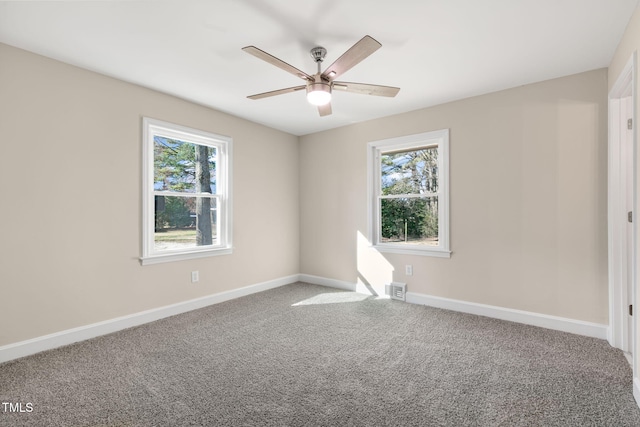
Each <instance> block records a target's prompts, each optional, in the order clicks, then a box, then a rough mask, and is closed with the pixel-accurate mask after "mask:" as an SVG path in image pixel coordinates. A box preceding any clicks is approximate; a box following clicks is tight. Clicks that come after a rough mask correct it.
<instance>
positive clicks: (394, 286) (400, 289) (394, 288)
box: [389, 282, 407, 301]
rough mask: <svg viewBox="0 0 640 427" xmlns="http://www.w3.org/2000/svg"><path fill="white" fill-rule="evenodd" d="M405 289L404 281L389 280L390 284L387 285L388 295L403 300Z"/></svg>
mask: <svg viewBox="0 0 640 427" xmlns="http://www.w3.org/2000/svg"><path fill="white" fill-rule="evenodd" d="M406 289H407V284H406V283H398V282H391V284H390V285H389V296H390V297H391V299H397V300H400V301H404V300H405V298H404V297H405V292H406Z"/></svg>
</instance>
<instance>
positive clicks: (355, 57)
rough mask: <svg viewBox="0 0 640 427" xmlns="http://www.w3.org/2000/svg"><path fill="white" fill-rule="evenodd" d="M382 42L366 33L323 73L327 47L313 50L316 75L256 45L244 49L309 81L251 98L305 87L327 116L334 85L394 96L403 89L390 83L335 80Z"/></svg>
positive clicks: (312, 99) (356, 90)
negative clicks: (389, 84) (384, 84)
mask: <svg viewBox="0 0 640 427" xmlns="http://www.w3.org/2000/svg"><path fill="white" fill-rule="evenodd" d="M381 46H382V45H381V44H380V43H378V42H377V41H376V40H375V39H373V38H372V37H371V36H364V37H363V38H362V39H361V40H360V41H358V42H357V43H356V44H354V45H353V46H351V48H349V50H347V51H346V52H345V53H343V54H342V56H341V57H340V58H338V59H337V60H336V61H335V62H334V63H333V64H331V65H330V66H329V67H327V69H326V70H325V71H324V72H322V70H321V64H322V61H323V60H324V57H325V55H326V54H327V50H326V49H325V48H323V47H321V46H317V47H314V48H313V49H311V51H310V53H311V57H312V58H313V59H314V61H315V62H316V64H317V67H318V68H317V73H316V74H314V75H313V76H311V75H309V74H307V73H305V72H304V71H301V70H299V69H297V68H296V67H294V66H292V65H290V64H287V63H286V62H284V61H282V60H281V59H279V58H276V57H275V56H273V55H270V54H268V53H267V52H265V51H263V50H260V49H258V48H257V47H255V46H246V47H243V48H242V50H244V51H245V52H247V53H249V54H251V55H253V56H255V57H257V58H259V59H262V60H263V61H265V62H268V63H270V64H271V65H275V66H276V67H278V68H281V69H283V70H284V71H287V72H288V73H290V74H293V75H294V76H296V77H298V78H301V79H303V80H305V81H306V84H305V85H303V86H295V87H290V88H286V89H278V90H274V91H271V92H264V93H259V94H256V95H250V96H248V97H247V98H249V99H262V98H267V97H270V96H275V95H282V94H284V93H289V92H297V91H299V90H302V89H306V91H307V101H309V103H310V104H313V105H316V106H317V107H318V112H319V113H320V116H327V115H329V114H331V104H330V103H331V92H332V89H333V88H334V87H335V88H336V89H340V90H342V91H345V92H353V93H360V94H365V95H376V96H386V97H394V96H396V95H397V94H398V92H399V91H400V88H397V87H391V86H380V85H372V84H367V83H349V82H338V81H335V80H334V79H335V78H336V77H338V76H339V75H341V74H343V73H345V72H346V71H348V70H350V69H351V68H352V67H353V66H355V65H356V64H358V63H360V62H361V61H362V60H363V59H365V58H367V57H368V56H369V55H371V54H372V53H373V52H375V51H376V50H378V49H379V48H380V47H381Z"/></svg>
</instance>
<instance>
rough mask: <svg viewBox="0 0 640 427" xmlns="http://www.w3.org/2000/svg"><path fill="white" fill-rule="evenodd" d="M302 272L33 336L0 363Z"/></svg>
mask: <svg viewBox="0 0 640 427" xmlns="http://www.w3.org/2000/svg"><path fill="white" fill-rule="evenodd" d="M298 280H299V276H298V275H297V274H294V275H291V276H286V277H281V278H278V279H274V280H269V281H267V282H262V283H258V284H255V285H250V286H245V287H243V288H239V289H233V290H230V291H225V292H220V293H217V294H213V295H208V296H206V297H201V298H196V299H192V300H189V301H184V302H179V303H176V304H171V305H167V306H164V307H159V308H154V309H151V310H146V311H141V312H139V313H135V314H130V315H127V316H122V317H117V318H115V319H110V320H105V321H103V322H98V323H92V324H90V325H86V326H80V327H78V328H73V329H68V330H65V331H61V332H56V333H53V334H49V335H44V336H41V337H37V338H33V339H30V340H26V341H20V342H17V343H14V344H9V345H5V346H2V347H0V363H3V362H7V361H9V360H14V359H18V358H20V357H24V356H29V355H31V354H35V353H39V352H41V351H45V350H51V349H53V348H57V347H61V346H63V345H68V344H73V343H74V342H78V341H83V340H87V339H90V338H95V337H98V336H100V335H106V334H110V333H112V332H117V331H120V330H123V329H126V328H131V327H133V326H138V325H142V324H144V323H149V322H153V321H155V320H159V319H163V318H165V317H169V316H174V315H176V314H180V313H186V312H187V311H191V310H196V309H198V308H203V307H207V306H209V305H213V304H218V303H221V302H224V301H228V300H231V299H235V298H240V297H243V296H246V295H250V294H254V293H256V292H262V291H266V290H268V289H273V288H277V287H280V286H284V285H288V284H290V283H294V282H297V281H298Z"/></svg>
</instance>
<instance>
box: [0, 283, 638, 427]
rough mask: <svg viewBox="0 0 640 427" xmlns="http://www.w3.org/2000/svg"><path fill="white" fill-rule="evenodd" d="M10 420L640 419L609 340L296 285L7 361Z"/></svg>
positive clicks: (0, 392)
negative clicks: (19, 406) (22, 407)
mask: <svg viewBox="0 0 640 427" xmlns="http://www.w3.org/2000/svg"><path fill="white" fill-rule="evenodd" d="M0 401H2V402H22V403H26V402H31V403H32V404H33V411H32V412H29V413H7V412H3V411H2V407H1V406H0V425H2V426H196V425H197V426H227V425H228V426H262V425H274V426H334V425H335V426H351V425H353V426H385V425H393V426H572V425H575V426H605V425H606V426H640V409H638V406H637V405H636V403H635V401H634V400H633V396H632V383H631V369H630V367H629V365H628V363H627V362H626V360H625V358H624V356H623V355H622V353H621V352H620V351H618V350H616V349H613V348H611V347H610V346H609V345H608V344H607V343H606V342H605V341H602V340H598V339H592V338H586V337H581V336H577V335H571V334H566V333H562V332H555V331H550V330H546V329H541V328H536V327H531V326H525V325H519V324H515V323H510V322H504V321H499V320H494V319H489V318H484V317H478V316H472V315H465V314H460V313H454V312H450V311H446V310H439V309H435V308H429V307H423V306H418V305H411V304H406V303H402V302H398V301H390V300H376V299H374V298H366V297H365V296H362V295H360V294H355V293H352V292H343V291H339V290H336V289H330V288H324V287H320V286H314V285H307V284H294V285H289V286H284V287H281V288H277V289H273V290H270V291H266V292H262V293H259V294H254V295H251V296H248V297H244V298H240V299H237V300H233V301H228V302H225V303H222V304H218V305H214V306H211V307H207V308H204V309H201V310H197V311H193V312H190V313H186V314H182V315H179V316H174V317H171V318H168V319H164V320H160V321H157V322H154V323H151V324H148V325H143V326H140V327H136V328H132V329H128V330H125V331H121V332H118V333H115V334H111V335H107V336H104V337H99V338H96V339H93V340H90V341H85V342H82V343H79V344H74V345H71V346H67V347H64V348H61V349H57V350H53V351H49V352H45V353H41V354H37V355H34V356H30V357H27V358H23V359H20V360H17V361H13V362H8V363H5V364H3V365H0Z"/></svg>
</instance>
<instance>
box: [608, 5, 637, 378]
mask: <svg viewBox="0 0 640 427" xmlns="http://www.w3.org/2000/svg"><path fill="white" fill-rule="evenodd" d="M638 49H640V6H639V7H638V8H636V11H635V13H634V14H633V16H632V17H631V19H630V20H629V24H628V25H627V28H626V30H625V32H624V35H623V36H622V40H621V41H620V43H619V44H618V48H617V49H616V52H615V54H614V56H613V59H612V60H611V64H610V65H609V89H612V88H613V86H614V85H615V84H616V81H617V80H618V78H619V77H620V74H621V73H622V71H623V69H624V67H625V66H626V65H627V63H628V61H629V60H630V58H631V57H632V55H633V53H634V52H637V51H638ZM635 66H636V80H635V82H634V85H635V90H636V92H637V91H638V88H639V86H638V64H637V63H636V64H635ZM636 96H637V95H636ZM636 102H637V100H636ZM635 109H636V110H635V118H634V122H635V123H636V126H635V134H636V167H637V165H640V150H638V148H637V147H638V145H637V134H638V130H637V129H638V125H637V124H638V123H640V121H638V120H639V118H640V115H639V114H638V105H636V106H635ZM637 178H638V181H637V182H636V189H639V188H640V174H637ZM637 191H638V190H636V193H637ZM634 211H635V212H640V209H639V207H638V206H636V207H635V209H634ZM636 217H637V216H636ZM638 231H640V228H638ZM637 239H638V241H640V236H638V237H637ZM636 265H638V266H640V251H638V253H636ZM637 276H638V275H637ZM635 287H636V302H635V304H634V305H635V307H640V298H639V297H640V286H639V285H638V283H636V284H635ZM634 311H635V312H636V313H637V310H634ZM634 317H635V320H636V322H637V321H638V320H637V319H638V317H637V316H634ZM636 331H637V335H636V351H635V353H634V354H635V355H638V354H640V327H638V325H637V323H636ZM636 359H637V357H636ZM634 369H637V366H635V367H634ZM634 376H637V372H634Z"/></svg>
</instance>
